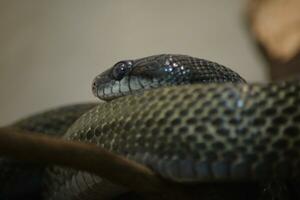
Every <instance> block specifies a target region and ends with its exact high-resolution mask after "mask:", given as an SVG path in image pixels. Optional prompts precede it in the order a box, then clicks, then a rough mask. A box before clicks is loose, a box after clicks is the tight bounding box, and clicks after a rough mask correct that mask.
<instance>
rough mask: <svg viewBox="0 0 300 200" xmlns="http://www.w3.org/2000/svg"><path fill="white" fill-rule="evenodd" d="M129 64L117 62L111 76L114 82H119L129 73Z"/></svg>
mask: <svg viewBox="0 0 300 200" xmlns="http://www.w3.org/2000/svg"><path fill="white" fill-rule="evenodd" d="M130 66H131V62H119V63H117V64H115V65H114V67H113V69H112V76H113V78H114V79H115V80H118V81H119V80H121V79H122V78H123V77H124V76H125V75H126V74H127V72H128V71H129V69H130Z"/></svg>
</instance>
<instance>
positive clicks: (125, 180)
mask: <svg viewBox="0 0 300 200" xmlns="http://www.w3.org/2000/svg"><path fill="white" fill-rule="evenodd" d="M0 155H3V156H10V157H13V158H17V159H22V160H29V161H34V162H39V163H44V164H56V165H61V166H67V167H71V168H74V169H77V170H84V171H88V172H92V173H95V174H96V175H99V176H101V177H103V178H106V179H107V180H109V181H111V182H113V183H117V184H119V185H123V186H125V187H126V188H129V189H130V190H133V191H135V192H139V193H143V194H149V195H155V196H161V195H162V194H166V196H168V195H170V196H173V197H172V199H174V197H176V198H175V199H183V198H184V199H186V198H187V194H184V193H183V192H182V190H181V189H179V187H178V186H177V185H173V184H171V183H168V182H166V181H164V180H162V179H161V178H159V177H158V176H157V175H155V174H154V172H153V171H151V170H150V169H148V168H147V167H145V166H143V165H141V164H138V163H136V162H133V161H130V160H127V159H125V158H124V157H121V156H118V155H115V154H113V153H111V152H108V151H106V150H104V149H102V148H100V147H98V146H96V145H93V144H85V143H81V142H76V141H66V140H63V139H57V138H52V137H49V136H45V135H41V134H38V133H31V132H30V134H28V133H26V132H23V131H20V130H16V129H13V128H9V127H8V128H0Z"/></svg>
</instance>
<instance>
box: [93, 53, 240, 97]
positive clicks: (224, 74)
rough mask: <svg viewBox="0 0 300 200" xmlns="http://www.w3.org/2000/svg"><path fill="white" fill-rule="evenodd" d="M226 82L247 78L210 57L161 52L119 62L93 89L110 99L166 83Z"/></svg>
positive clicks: (103, 75)
mask: <svg viewBox="0 0 300 200" xmlns="http://www.w3.org/2000/svg"><path fill="white" fill-rule="evenodd" d="M224 82H233V83H244V82H245V81H244V79H242V78H241V77H240V76H239V75H238V74H237V73H236V72H234V71H232V70H230V69H228V68H226V67H224V66H222V65H219V64H217V63H214V62H211V61H208V60H204V59H199V58H194V57H190V56H186V55H173V54H161V55H155V56H149V57H145V58H141V59H136V60H124V61H120V62H118V63H116V64H115V65H114V66H113V67H111V68H110V69H108V70H106V71H105V72H103V73H101V74H100V75H98V76H97V77H96V78H95V79H94V81H93V86H92V90H93V93H94V95H95V96H96V97H98V98H100V99H102V100H105V101H107V100H112V99H115V98H118V97H121V96H126V95H128V94H138V93H142V92H143V91H145V90H149V89H154V88H158V87H163V86H172V85H183V84H194V83H224Z"/></svg>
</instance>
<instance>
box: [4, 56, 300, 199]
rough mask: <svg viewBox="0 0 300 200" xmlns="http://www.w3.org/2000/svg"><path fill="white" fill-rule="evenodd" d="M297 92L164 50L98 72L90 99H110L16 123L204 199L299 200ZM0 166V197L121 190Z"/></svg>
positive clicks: (86, 195)
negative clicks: (148, 171) (192, 189)
mask: <svg viewBox="0 0 300 200" xmlns="http://www.w3.org/2000/svg"><path fill="white" fill-rule="evenodd" d="M299 91H300V82H299V81H298V80H291V81H286V82H278V83H269V84H246V82H245V81H244V79H242V78H241V77H240V76H239V75H238V74H237V73H235V72H233V71H232V70H230V69H228V68H226V67H224V66H222V65H219V64H217V63H214V62H210V61H207V60H203V59H198V58H194V57H190V56H185V55H171V54H163V55H156V56H150V57H146V58H142V59H136V60H126V61H121V62H118V63H117V64H115V65H114V66H113V67H112V68H111V69H109V70H107V71H105V72H104V73H102V74H100V75H99V76H97V77H96V78H95V80H94V82H93V93H94V94H95V95H96V96H97V97H99V98H100V99H103V100H107V101H108V100H109V102H106V103H101V104H97V105H96V104H81V105H75V106H66V107H62V108H58V109H55V110H51V111H48V112H43V113H41V114H37V115H34V116H32V117H29V118H26V119H24V120H21V121H19V122H17V123H15V124H14V126H16V127H18V128H22V129H26V130H32V131H39V132H44V133H47V134H50V135H54V136H60V135H63V138H64V139H67V140H80V141H84V142H91V143H96V144H97V145H99V146H101V147H104V148H105V149H108V150H109V151H112V152H114V153H116V154H120V155H123V156H126V157H128V158H129V159H133V160H135V161H137V162H140V163H142V164H145V165H147V166H149V167H150V168H152V169H153V170H154V171H155V172H157V173H158V174H160V175H161V176H162V177H164V178H166V179H168V180H172V181H176V182H181V183H183V184H185V183H189V184H191V183H193V184H196V185H197V184H199V198H200V197H203V194H202V192H203V188H209V190H210V191H212V192H211V193H212V194H209V195H207V198H208V199H226V198H228V199H234V198H240V197H241V196H243V198H248V199H254V198H256V197H257V198H258V197H259V198H261V199H263V198H269V197H270V198H273V199H296V198H297V197H298V198H300V197H299V191H298V190H299V189H300V186H299V180H300V170H299V169H300V156H299V153H300V106H299V105H300V92H299ZM74 122H75V123H74ZM0 169H1V174H0V176H1V177H0V180H2V181H1V183H0V187H1V191H0V199H1V198H3V199H16V198H20V197H23V198H24V197H30V198H33V197H35V198H40V197H41V196H39V195H40V193H39V192H37V191H43V195H42V196H43V198H45V199H113V198H120V195H122V194H124V193H125V194H126V192H127V190H126V188H122V187H119V186H116V185H114V184H112V183H110V182H108V181H106V180H105V179H101V178H100V177H97V176H94V175H91V174H89V173H86V172H78V171H75V170H72V169H64V168H60V167H56V166H52V167H48V168H47V169H46V170H44V167H43V166H36V165H31V164H29V163H24V162H20V161H15V160H12V159H8V158H2V159H1V161H0ZM253 182H254V184H252V183H253ZM257 182H259V183H262V185H263V188H261V189H257V188H256V186H257V184H256V183H257ZM218 184H220V185H221V187H219V185H218ZM230 185H234V187H233V189H232V188H230V187H231V186H230ZM243 185H244V186H243ZM228 187H229V188H228ZM201 188H202V189H201ZM218 188H219V189H218ZM220 188H223V190H222V189H220ZM249 188H251V190H252V189H253V188H254V189H257V191H258V192H253V191H251V190H249V191H248V192H245V191H247V189H249ZM258 188H259V187H258ZM205 190H206V189H205ZM224 190H225V191H224ZM200 191H201V192H200ZM216 191H217V192H216ZM206 192H207V191H206ZM236 193H239V195H237V196H238V197H237V196H234V195H233V194H236ZM256 193H258V194H256ZM269 193H270V194H269ZM251 195H252V196H251ZM245 196H246V197H245ZM120 199H123V198H120Z"/></svg>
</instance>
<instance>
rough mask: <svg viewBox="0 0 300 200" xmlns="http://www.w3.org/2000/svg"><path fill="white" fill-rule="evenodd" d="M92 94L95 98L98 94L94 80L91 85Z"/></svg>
mask: <svg viewBox="0 0 300 200" xmlns="http://www.w3.org/2000/svg"><path fill="white" fill-rule="evenodd" d="M92 92H93V94H94V96H96V97H97V95H98V94H97V81H96V79H95V80H94V81H93V83H92Z"/></svg>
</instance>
